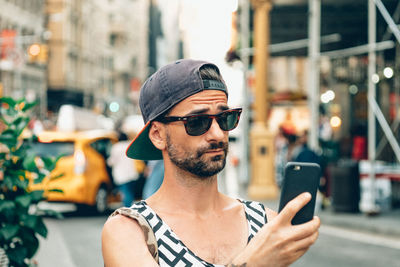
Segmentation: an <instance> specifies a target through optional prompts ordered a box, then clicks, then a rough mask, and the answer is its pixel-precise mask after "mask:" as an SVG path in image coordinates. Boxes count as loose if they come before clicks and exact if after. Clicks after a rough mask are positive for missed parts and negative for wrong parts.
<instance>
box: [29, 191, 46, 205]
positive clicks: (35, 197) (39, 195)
mask: <svg viewBox="0 0 400 267" xmlns="http://www.w3.org/2000/svg"><path fill="white" fill-rule="evenodd" d="M43 192H44V191H43V190H35V191H32V192H31V193H30V196H31V199H32V202H34V203H37V202H38V201H40V200H43V199H44V197H43Z"/></svg>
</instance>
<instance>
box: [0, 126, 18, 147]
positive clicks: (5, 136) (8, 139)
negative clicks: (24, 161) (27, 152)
mask: <svg viewBox="0 0 400 267" xmlns="http://www.w3.org/2000/svg"><path fill="white" fill-rule="evenodd" d="M17 138H18V135H17V133H16V132H15V131H13V130H11V129H7V130H5V131H3V132H2V133H1V135H0V143H3V144H5V145H6V146H7V147H8V148H11V147H14V146H16V144H17Z"/></svg>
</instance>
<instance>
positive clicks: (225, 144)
mask: <svg viewBox="0 0 400 267" xmlns="http://www.w3.org/2000/svg"><path fill="white" fill-rule="evenodd" d="M213 149H223V150H224V152H225V153H227V152H228V142H222V141H221V142H215V143H211V144H210V145H208V146H207V147H202V148H200V149H198V150H197V156H198V157H200V156H201V155H203V154H204V153H206V152H207V151H208V150H213Z"/></svg>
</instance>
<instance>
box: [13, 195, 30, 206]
mask: <svg viewBox="0 0 400 267" xmlns="http://www.w3.org/2000/svg"><path fill="white" fill-rule="evenodd" d="M31 200H32V199H31V196H30V195H21V196H18V197H16V198H15V202H17V203H18V204H19V205H20V206H21V207H24V208H27V207H28V206H29V205H30V204H31Z"/></svg>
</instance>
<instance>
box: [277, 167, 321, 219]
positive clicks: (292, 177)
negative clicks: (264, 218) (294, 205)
mask: <svg viewBox="0 0 400 267" xmlns="http://www.w3.org/2000/svg"><path fill="white" fill-rule="evenodd" d="M320 175H321V170H320V167H319V165H318V164H317V163H308V162H307V163H305V162H288V163H287V164H286V166H285V173H284V178H283V179H284V180H283V185H282V191H281V197H280V201H279V212H280V211H281V210H282V209H283V208H284V207H285V206H286V204H287V203H288V202H289V201H291V200H292V199H293V198H295V197H297V196H298V195H300V194H301V193H304V192H309V193H310V194H311V197H312V198H311V200H310V202H308V203H307V204H306V205H305V206H304V207H303V208H302V209H301V210H299V211H298V212H297V214H296V215H295V216H294V218H293V219H292V224H293V225H295V224H302V223H305V222H308V221H309V220H311V219H312V218H313V217H314V209H315V199H316V195H317V189H318V185H319V179H320Z"/></svg>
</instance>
